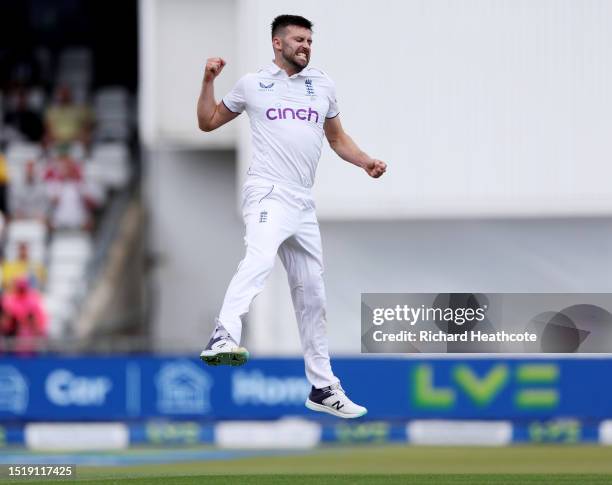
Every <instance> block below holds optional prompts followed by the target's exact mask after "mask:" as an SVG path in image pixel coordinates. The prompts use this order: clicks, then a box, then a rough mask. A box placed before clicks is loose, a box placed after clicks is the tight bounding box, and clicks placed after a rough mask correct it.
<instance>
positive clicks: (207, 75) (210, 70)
mask: <svg viewBox="0 0 612 485" xmlns="http://www.w3.org/2000/svg"><path fill="white" fill-rule="evenodd" d="M224 67H225V61H224V60H223V59H221V58H220V57H210V58H208V59H207V60H206V68H205V70H204V81H205V82H210V81H213V80H214V79H215V78H216V77H217V76H218V75H219V74H221V71H222V70H223V68H224Z"/></svg>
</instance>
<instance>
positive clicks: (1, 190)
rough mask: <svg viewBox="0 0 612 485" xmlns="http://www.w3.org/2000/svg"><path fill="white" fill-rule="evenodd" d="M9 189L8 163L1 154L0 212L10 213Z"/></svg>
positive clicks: (0, 153)
mask: <svg viewBox="0 0 612 485" xmlns="http://www.w3.org/2000/svg"><path fill="white" fill-rule="evenodd" d="M8 187H9V173H8V163H7V161H6V157H5V156H4V154H3V153H2V152H0V212H2V213H3V214H7V213H8V210H7V209H8V206H7V195H8V194H7V192H8V190H7V189H8Z"/></svg>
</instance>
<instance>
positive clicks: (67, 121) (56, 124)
mask: <svg viewBox="0 0 612 485" xmlns="http://www.w3.org/2000/svg"><path fill="white" fill-rule="evenodd" d="M55 97H56V102H55V104H53V105H51V106H50V107H49V108H48V109H47V112H46V114H45V142H46V144H48V145H49V144H50V145H53V144H70V143H73V142H76V141H80V142H82V143H83V144H84V145H86V146H88V145H89V141H90V139H91V128H92V124H93V123H92V122H93V115H92V112H91V110H90V109H89V107H87V106H85V105H78V104H74V103H73V102H72V93H71V91H70V88H69V87H68V86H67V85H65V84H63V85H61V86H59V88H58V89H57V92H56V95H55Z"/></svg>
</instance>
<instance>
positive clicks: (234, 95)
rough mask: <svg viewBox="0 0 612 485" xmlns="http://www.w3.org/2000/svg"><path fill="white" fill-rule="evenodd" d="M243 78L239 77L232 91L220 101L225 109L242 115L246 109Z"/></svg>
mask: <svg viewBox="0 0 612 485" xmlns="http://www.w3.org/2000/svg"><path fill="white" fill-rule="evenodd" d="M244 85H245V77H241V78H240V79H239V80H238V82H237V83H236V85H235V86H234V87H233V88H232V90H231V91H230V92H229V93H227V94H226V95H225V96H224V97H223V99H222V101H223V104H224V105H225V107H226V108H227V109H229V110H230V111H232V112H233V113H242V112H243V111H244V108H245V107H246V96H245V89H244Z"/></svg>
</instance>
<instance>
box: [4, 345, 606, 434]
mask: <svg viewBox="0 0 612 485" xmlns="http://www.w3.org/2000/svg"><path fill="white" fill-rule="evenodd" d="M334 370H335V372H336V374H337V375H338V377H340V378H341V380H342V385H343V387H344V388H345V389H346V391H347V393H348V394H349V396H350V397H351V398H353V399H354V400H355V401H356V402H359V403H360V404H364V405H365V406H367V407H368V410H369V413H368V415H367V418H368V419H386V420H410V419H417V418H442V419H453V418H462V419H514V420H517V419H518V420H520V419H533V418H537V419H550V418H555V417H564V418H571V417H574V418H580V419H587V420H588V419H592V420H600V419H604V418H610V417H612V386H610V385H609V380H610V376H611V375H612V359H607V358H602V359H563V360H551V359H523V358H521V359H488V358H486V359H466V358H463V359H460V358H459V359H455V358H453V359H427V358H426V359H388V358H338V359H334ZM309 390H310V385H309V384H308V382H307V381H306V379H305V377H304V364H303V362H302V360H301V359H253V360H252V361H250V362H249V363H248V364H247V365H245V366H244V367H239V368H228V367H206V366H205V365H203V364H202V363H201V362H200V361H199V360H198V359H197V358H181V357H177V358H170V357H155V356H148V357H141V356H139V357H121V356H116V357H74V358H69V357H61V358H60V357H37V358H2V359H1V360H0V421H5V422H6V421H27V420H58V421H66V420H131V419H143V418H144V419H149V418H162V419H166V418H168V419H173V420H182V419H185V420H193V419H197V420H202V419H204V420H208V419H211V420H213V419H214V420H217V419H273V418H279V417H283V416H288V415H290V416H312V415H313V413H312V412H311V411H309V410H308V409H306V408H305V407H304V401H305V399H306V397H307V395H308V392H309Z"/></svg>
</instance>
